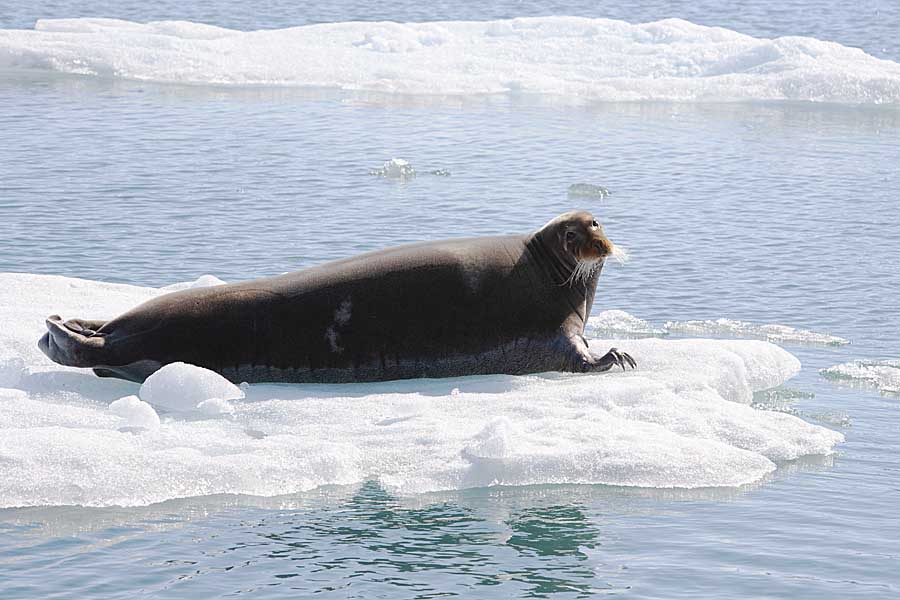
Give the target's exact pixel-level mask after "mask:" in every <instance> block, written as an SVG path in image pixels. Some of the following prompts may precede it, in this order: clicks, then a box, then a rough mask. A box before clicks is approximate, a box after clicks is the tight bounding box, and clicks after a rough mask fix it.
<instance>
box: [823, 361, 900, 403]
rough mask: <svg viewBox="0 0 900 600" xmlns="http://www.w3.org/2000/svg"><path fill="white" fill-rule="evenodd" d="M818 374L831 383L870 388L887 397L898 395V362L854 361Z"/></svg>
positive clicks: (899, 388)
mask: <svg viewBox="0 0 900 600" xmlns="http://www.w3.org/2000/svg"><path fill="white" fill-rule="evenodd" d="M820 373H821V374H822V375H823V376H824V377H827V378H828V379H831V380H833V381H837V382H841V383H848V384H851V385H852V384H857V385H867V386H872V387H875V388H877V389H878V390H879V391H880V392H881V393H883V394H888V395H897V394H900V360H854V361H852V362H848V363H842V364H840V365H834V366H833V367H828V368H827V369H822V370H821V371H820Z"/></svg>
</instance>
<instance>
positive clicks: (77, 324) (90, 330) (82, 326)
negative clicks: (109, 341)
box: [54, 315, 106, 337]
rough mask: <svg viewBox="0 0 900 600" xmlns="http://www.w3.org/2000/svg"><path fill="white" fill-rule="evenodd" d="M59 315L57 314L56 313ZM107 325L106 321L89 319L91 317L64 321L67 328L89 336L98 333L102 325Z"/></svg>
mask: <svg viewBox="0 0 900 600" xmlns="http://www.w3.org/2000/svg"><path fill="white" fill-rule="evenodd" d="M54 316H57V315H54ZM104 325H106V321H99V320H89V319H69V320H68V321H66V322H64V323H63V326H64V327H65V328H66V329H70V330H72V331H74V332H75V333H80V334H82V335H85V336H87V337H93V336H95V335H97V332H98V331H99V330H100V328H101V327H103V326H104Z"/></svg>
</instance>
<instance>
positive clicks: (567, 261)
mask: <svg viewBox="0 0 900 600" xmlns="http://www.w3.org/2000/svg"><path fill="white" fill-rule="evenodd" d="M538 236H539V237H540V238H541V241H542V242H543V244H544V247H545V248H546V249H547V250H548V251H549V252H550V253H551V254H552V255H553V256H554V257H555V258H556V259H557V261H558V262H559V263H560V265H561V266H563V267H564V268H565V269H566V271H570V273H569V277H568V279H567V280H566V283H573V282H584V281H587V279H588V278H589V277H590V276H591V275H593V274H594V273H596V272H597V270H598V269H599V268H600V267H602V266H603V263H604V262H605V261H606V259H607V257H609V256H612V257H615V258H617V259H619V260H621V259H622V258H623V254H624V253H623V252H622V251H621V250H620V249H618V248H617V247H616V245H615V244H613V243H612V242H611V241H609V239H608V238H607V237H606V234H605V233H603V227H602V226H601V225H600V223H599V222H597V219H595V218H594V215H592V214H591V213H589V212H585V211H575V212H568V213H565V214H562V215H560V216H558V217H556V218H555V219H553V220H552V221H550V222H549V223H547V224H546V225H544V226H543V227H541V229H540V231H538Z"/></svg>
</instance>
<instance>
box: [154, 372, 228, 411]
mask: <svg viewBox="0 0 900 600" xmlns="http://www.w3.org/2000/svg"><path fill="white" fill-rule="evenodd" d="M140 397H141V400H143V401H144V402H149V403H150V404H152V405H153V406H158V407H162V408H165V409H168V410H173V411H186V410H194V409H196V408H197V407H198V406H199V405H200V403H201V402H205V401H207V400H211V399H213V398H216V399H218V400H235V399H240V398H243V397H244V392H243V391H241V389H240V388H239V387H237V386H236V385H234V384H233V383H231V382H230V381H228V380H227V379H225V378H224V377H222V376H221V375H219V374H218V373H216V372H214V371H210V370H209V369H204V368H202V367H198V366H195V365H189V364H186V363H183V362H176V363H170V364H168V365H166V366H164V367H163V368H161V369H160V370H158V371H157V372H155V373H153V374H152V375H150V377H148V378H147V380H146V381H145V382H144V383H143V385H141V391H140ZM210 406H212V405H210Z"/></svg>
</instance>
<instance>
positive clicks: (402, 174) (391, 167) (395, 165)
mask: <svg viewBox="0 0 900 600" xmlns="http://www.w3.org/2000/svg"><path fill="white" fill-rule="evenodd" d="M369 175H375V176H377V177H384V178H385V179H396V180H398V181H406V180H408V179H413V178H414V177H415V176H416V170H415V169H413V167H412V165H411V164H409V162H407V161H406V160H404V159H402V158H392V159H391V160H389V161H386V162H385V163H384V165H382V166H381V168H379V169H370V170H369Z"/></svg>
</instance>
